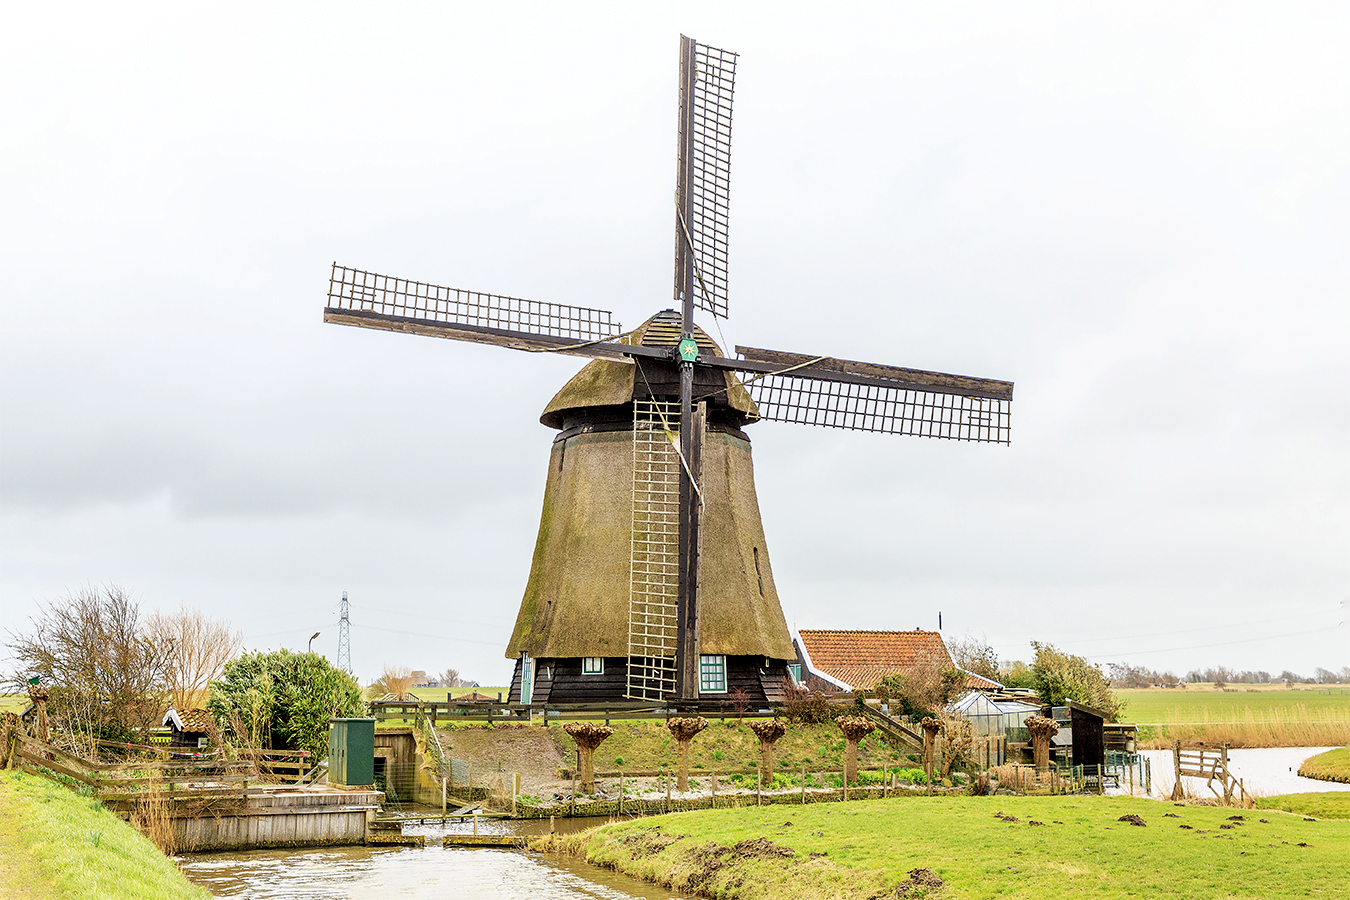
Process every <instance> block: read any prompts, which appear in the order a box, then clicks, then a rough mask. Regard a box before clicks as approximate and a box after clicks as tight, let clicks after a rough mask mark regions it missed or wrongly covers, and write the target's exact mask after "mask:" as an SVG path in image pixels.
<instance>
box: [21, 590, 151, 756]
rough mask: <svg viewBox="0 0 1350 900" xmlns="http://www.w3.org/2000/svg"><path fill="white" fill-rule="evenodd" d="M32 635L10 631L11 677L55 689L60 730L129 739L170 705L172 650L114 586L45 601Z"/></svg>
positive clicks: (89, 736) (53, 704) (54, 706)
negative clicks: (169, 660) (15, 665)
mask: <svg viewBox="0 0 1350 900" xmlns="http://www.w3.org/2000/svg"><path fill="white" fill-rule="evenodd" d="M32 622H33V626H34V629H33V632H32V633H31V634H29V635H17V634H14V633H12V632H11V633H10V642H9V650H10V653H11V655H12V656H13V657H14V659H15V660H16V661H17V663H18V666H19V668H18V671H16V672H15V673H13V675H12V676H11V678H12V680H13V682H14V683H15V684H18V685H23V684H24V683H26V682H27V681H28V679H30V678H33V677H37V678H40V679H41V680H42V682H43V683H44V684H46V685H48V686H50V688H51V707H52V715H53V718H54V719H55V720H56V723H57V725H58V727H60V728H62V729H64V730H66V731H68V732H76V733H78V734H80V735H82V736H83V738H84V739H86V740H92V739H93V738H95V737H112V738H118V737H120V738H123V739H129V738H131V737H133V735H132V732H133V731H143V730H145V729H146V728H149V727H150V726H152V725H157V724H159V723H158V721H156V720H157V719H158V717H159V715H160V714H161V713H162V712H163V710H164V702H165V700H166V698H167V696H168V679H167V678H166V675H165V672H166V661H167V658H168V655H169V651H170V649H171V648H170V647H167V646H165V645H163V644H160V643H159V642H157V641H155V640H153V639H151V638H150V636H149V635H148V634H146V632H145V629H144V628H143V627H142V625H141V621H140V608H139V606H138V604H137V603H136V601H135V600H133V599H132V598H131V596H130V595H129V594H127V592H126V591H124V590H122V589H121V588H119V587H115V586H112V585H109V586H107V587H104V588H101V589H100V588H92V587H86V588H81V589H80V590H79V591H76V592H74V593H71V594H67V595H66V597H65V598H64V599H62V600H58V601H56V602H54V603H51V604H46V605H39V607H38V614H37V615H36V616H34V617H33V619H32Z"/></svg>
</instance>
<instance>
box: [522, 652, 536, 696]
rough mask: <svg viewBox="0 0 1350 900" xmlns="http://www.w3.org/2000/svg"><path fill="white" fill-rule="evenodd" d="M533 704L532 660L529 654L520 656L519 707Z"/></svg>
mask: <svg viewBox="0 0 1350 900" xmlns="http://www.w3.org/2000/svg"><path fill="white" fill-rule="evenodd" d="M533 702H534V660H532V659H530V654H528V653H522V654H520V705H521V706H529V705H530V704H532V703H533Z"/></svg>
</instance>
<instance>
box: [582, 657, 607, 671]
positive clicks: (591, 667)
mask: <svg viewBox="0 0 1350 900" xmlns="http://www.w3.org/2000/svg"><path fill="white" fill-rule="evenodd" d="M581 674H582V675H603V674H605V658H604V657H603V656H583V657H582V658H581Z"/></svg>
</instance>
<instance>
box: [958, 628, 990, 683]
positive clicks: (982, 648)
mask: <svg viewBox="0 0 1350 900" xmlns="http://www.w3.org/2000/svg"><path fill="white" fill-rule="evenodd" d="M947 652H948V653H950V654H951V655H952V662H954V663H956V664H957V665H958V666H960V667H961V668H963V669H965V670H966V671H967V672H974V673H975V674H976V675H979V676H980V677H981V678H988V679H989V680H990V681H998V654H997V653H995V652H994V648H993V647H991V646H989V644H988V642H986V641H985V640H984V639H983V638H977V637H975V636H974V635H973V634H968V635H966V636H965V637H961V638H956V639H955V640H951V641H948V642H947Z"/></svg>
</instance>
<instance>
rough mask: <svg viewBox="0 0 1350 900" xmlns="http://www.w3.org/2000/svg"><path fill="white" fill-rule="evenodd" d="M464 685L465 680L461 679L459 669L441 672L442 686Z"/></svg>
mask: <svg viewBox="0 0 1350 900" xmlns="http://www.w3.org/2000/svg"><path fill="white" fill-rule="evenodd" d="M463 686H464V682H463V681H461V680H460V677H459V669H446V670H445V671H444V672H442V673H441V687H448V688H457V687H463Z"/></svg>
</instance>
